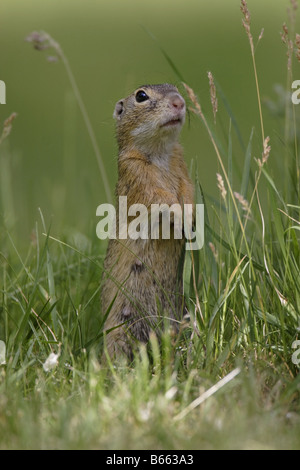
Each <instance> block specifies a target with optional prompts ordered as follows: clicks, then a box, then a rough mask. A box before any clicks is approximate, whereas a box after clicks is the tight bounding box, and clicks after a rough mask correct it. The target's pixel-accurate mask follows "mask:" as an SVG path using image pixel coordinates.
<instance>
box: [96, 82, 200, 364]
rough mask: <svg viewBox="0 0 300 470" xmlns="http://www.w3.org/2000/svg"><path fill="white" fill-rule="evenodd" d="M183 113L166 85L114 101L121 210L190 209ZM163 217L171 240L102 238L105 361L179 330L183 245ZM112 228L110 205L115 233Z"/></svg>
mask: <svg viewBox="0 0 300 470" xmlns="http://www.w3.org/2000/svg"><path fill="white" fill-rule="evenodd" d="M185 113H186V107H185V101H184V99H183V98H182V96H181V95H180V94H179V92H178V89H177V88H176V87H175V86H173V85H170V84H163V85H146V86H142V87H140V88H138V89H137V90H136V91H135V92H134V93H132V94H131V95H130V96H128V97H127V98H125V99H122V100H120V101H118V102H117V104H116V106H115V110H114V118H115V119H116V122H117V125H116V127H117V140H118V145H119V159H118V183H117V187H116V197H117V200H118V198H119V196H127V206H128V207H130V206H131V205H132V204H136V203H139V204H144V205H145V206H146V208H147V211H148V213H147V214H149V215H150V206H151V205H153V204H167V205H168V206H172V204H177V205H179V204H180V207H181V208H183V204H190V205H192V204H193V198H194V191H193V184H192V182H191V180H190V177H189V175H188V171H187V167H186V164H185V162H184V158H183V150H182V147H181V145H180V144H179V143H178V136H179V132H180V130H181V127H182V125H183V123H184V120H185ZM117 206H118V204H117ZM190 207H193V206H190ZM169 214H170V219H171V234H170V239H163V238H162V236H161V233H160V234H159V237H158V239H151V238H149V239H141V238H139V239H131V238H129V237H128V238H127V239H126V240H125V239H122V240H119V239H110V240H109V245H108V250H107V254H106V258H105V262H104V273H103V279H102V293H101V297H102V312H103V315H104V314H105V313H106V312H107V311H108V310H109V309H110V310H109V314H108V318H107V320H106V324H105V331H107V334H106V346H107V351H108V353H109V355H110V356H111V357H115V356H118V355H119V354H121V353H123V354H124V353H125V355H127V357H128V358H130V359H131V358H132V357H133V351H134V345H135V343H138V342H144V343H146V342H147V341H148V339H149V333H150V331H151V330H154V331H156V332H159V331H160V330H162V329H163V328H164V326H165V323H166V320H167V321H169V322H170V323H171V324H172V326H174V327H175V328H178V323H179V321H180V319H181V318H182V312H183V286H182V267H183V265H182V255H183V253H184V245H185V241H184V237H181V239H175V238H174V225H173V226H172V222H174V214H172V213H171V211H170V213H169ZM127 220H128V223H129V221H130V220H132V217H128V219H127ZM160 220H161V219H160ZM119 223H120V214H119V211H118V207H117V208H116V225H117V228H118V227H119ZM160 228H161V227H160ZM181 233H182V225H181ZM117 238H118V237H117ZM119 325H120V326H119ZM115 327H117V328H115ZM112 328H114V329H113V330H111V329H112ZM109 330H111V331H109Z"/></svg>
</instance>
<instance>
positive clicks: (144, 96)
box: [135, 90, 149, 103]
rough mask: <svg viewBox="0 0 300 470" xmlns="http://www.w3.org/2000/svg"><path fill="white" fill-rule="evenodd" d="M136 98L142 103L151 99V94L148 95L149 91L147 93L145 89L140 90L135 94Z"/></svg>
mask: <svg viewBox="0 0 300 470" xmlns="http://www.w3.org/2000/svg"><path fill="white" fill-rule="evenodd" d="M135 99H136V101H137V102H138V103H142V102H143V101H146V100H148V99H149V96H148V95H147V93H145V92H144V91H143V90H140V91H138V92H137V94H136V95H135Z"/></svg>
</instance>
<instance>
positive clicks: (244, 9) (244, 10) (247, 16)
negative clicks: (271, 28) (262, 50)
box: [241, 0, 261, 54]
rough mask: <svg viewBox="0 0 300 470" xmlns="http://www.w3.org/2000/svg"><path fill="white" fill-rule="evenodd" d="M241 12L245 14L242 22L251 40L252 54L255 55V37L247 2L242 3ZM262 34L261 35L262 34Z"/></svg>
mask: <svg viewBox="0 0 300 470" xmlns="http://www.w3.org/2000/svg"><path fill="white" fill-rule="evenodd" d="M241 12H242V13H243V16H244V19H243V20H242V23H243V26H244V28H245V31H246V33H247V36H248V38H249V42H250V47H251V52H252V54H254V45H253V36H252V34H251V30H250V25H251V15H250V11H249V10H248V5H247V2H246V0H242V1H241ZM260 34H261V33H260Z"/></svg>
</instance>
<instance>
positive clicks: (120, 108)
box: [113, 100, 124, 119]
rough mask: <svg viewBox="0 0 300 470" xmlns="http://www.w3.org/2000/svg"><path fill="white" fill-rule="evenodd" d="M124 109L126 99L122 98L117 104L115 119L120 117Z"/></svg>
mask: <svg viewBox="0 0 300 470" xmlns="http://www.w3.org/2000/svg"><path fill="white" fill-rule="evenodd" d="M123 110H124V101H123V100H120V101H118V102H117V104H116V106H115V110H114V114H113V117H114V118H115V119H120V117H121V114H122V113H123Z"/></svg>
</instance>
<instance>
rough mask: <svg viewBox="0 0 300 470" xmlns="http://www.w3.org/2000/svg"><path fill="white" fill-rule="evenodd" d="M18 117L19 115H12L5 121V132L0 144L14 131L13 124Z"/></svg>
mask: <svg viewBox="0 0 300 470" xmlns="http://www.w3.org/2000/svg"><path fill="white" fill-rule="evenodd" d="M16 117H17V113H12V114H11V115H10V116H9V117H8V118H7V119H6V120H5V121H4V124H3V131H2V135H1V137H0V144H1V143H2V142H3V140H4V139H5V138H6V137H8V136H9V134H10V132H11V130H12V123H13V121H14V119H15V118H16Z"/></svg>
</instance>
